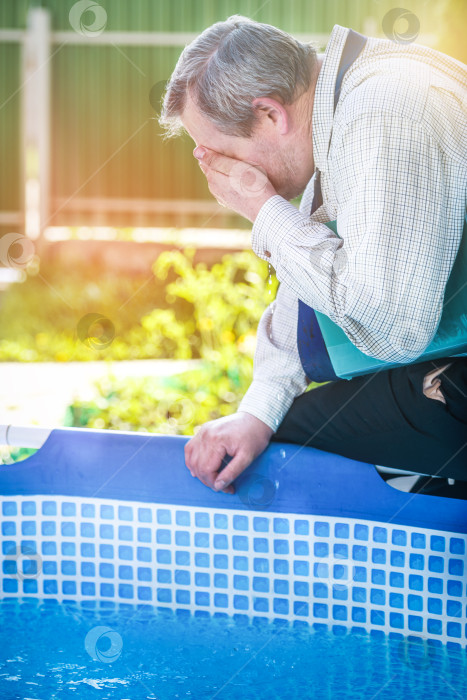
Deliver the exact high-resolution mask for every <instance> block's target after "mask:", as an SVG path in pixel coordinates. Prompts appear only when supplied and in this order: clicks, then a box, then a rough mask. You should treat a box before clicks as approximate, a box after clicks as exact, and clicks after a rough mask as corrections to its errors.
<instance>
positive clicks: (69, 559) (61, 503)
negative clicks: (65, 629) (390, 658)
mask: <svg viewBox="0 0 467 700" xmlns="http://www.w3.org/2000/svg"><path fill="white" fill-rule="evenodd" d="M44 504H46V505H44ZM70 504H74V506H75V515H63V514H62V512H63V509H65V512H66V509H68V511H69V512H72V509H73V505H70ZM54 507H55V508H56V512H57V514H56V515H53V514H52V511H53V509H54ZM92 507H94V515H93V516H92V517H91V516H90V515H89V513H90V509H92ZM70 508H71V511H70ZM111 508H113V513H111V512H110V510H109V509H111ZM120 508H123V511H119V509H120ZM0 509H1V512H2V521H1V539H2V545H1V547H2V549H1V551H2V555H1V556H2V564H1V568H2V584H1V591H0V596H1V597H8V596H14V597H16V596H33V597H40V598H54V599H57V600H64V599H66V600H111V601H113V602H117V603H131V604H138V603H143V604H150V605H153V606H162V607H166V608H167V607H168V608H170V609H172V610H176V609H185V610H190V611H192V612H195V611H197V610H204V611H207V612H208V613H210V614H214V613H223V614H227V615H229V616H232V615H237V614H241V615H247V616H248V617H266V618H268V619H277V618H279V619H283V620H289V621H291V622H292V621H295V620H301V621H305V622H307V623H309V624H313V623H321V624H326V625H329V626H331V625H342V626H344V627H346V628H351V627H354V626H355V627H360V628H364V629H365V630H367V631H370V630H372V629H379V630H381V631H383V632H385V633H389V632H398V633H401V634H404V635H415V636H422V637H424V638H432V639H438V640H439V641H441V642H443V643H445V642H447V641H449V642H454V643H456V644H460V645H461V646H462V647H467V638H466V637H467V630H466V628H467V624H466V617H467V612H466V608H467V591H466V581H467V575H466V573H467V556H466V549H467V547H466V545H467V537H466V536H465V535H460V534H455V533H447V532H443V531H436V530H428V529H421V528H411V527H405V526H401V525H393V524H386V523H378V522H373V521H364V520H361V521H360V520H356V519H352V518H336V517H326V516H319V515H318V516H314V515H297V514H284V513H271V512H264V511H254V512H245V511H234V510H232V511H230V510H227V511H226V510H216V509H213V508H199V507H193V506H172V505H166V504H154V503H140V502H117V501H112V500H108V499H91V498H73V499H71V498H69V497H61V496H56V497H51V496H37V497H34V498H31V497H14V498H12V497H10V498H7V497H5V498H4V499H3V500H2V502H1V506H0ZM23 509H24V510H25V514H23V513H22V511H23ZM82 509H84V510H82ZM86 509H87V510H86ZM103 509H104V510H103ZM105 509H107V515H111V516H112V517H102V515H103V514H104V513H105ZM14 510H16V514H14V512H13V511H14ZM34 510H35V514H34V513H33V511H34ZM44 511H46V512H44ZM47 511H49V512H47ZM82 512H87V513H88V516H87V517H85V516H83V515H81V513H82ZM119 513H120V515H121V516H122V517H120V518H119ZM130 515H131V517H132V518H133V519H132V520H128V519H127V518H128V517H129V516H130ZM141 517H143V520H141V519H139V518H141ZM123 518H124V519H123ZM188 518H189V523H190V524H189V525H188V524H180V523H181V522H185V523H188ZM168 520H170V522H164V521H168ZM161 521H162V522H161ZM177 521H179V522H178V523H177ZM196 522H198V525H196V524H195V523H196ZM44 523H45V524H46V525H45V526H44ZM53 524H55V534H53ZM82 525H84V526H85V530H84V531H83V532H84V533H85V534H87V535H89V536H82V535H80V532H81V527H82ZM221 525H222V526H225V527H221ZM73 526H74V529H73ZM90 526H94V530H93V532H92V528H90ZM101 526H103V527H104V530H103V531H102V530H101ZM108 526H111V527H113V533H112V535H111V536H109V537H107V536H105V535H108V534H109V533H108V532H107V533H106V532H105V528H106V527H108ZM44 527H45V529H44ZM128 527H131V528H133V529H132V531H130V530H128V529H125V528H128ZM34 528H35V533H36V534H32V533H33V531H34ZM86 528H87V530H86ZM121 528H123V530H122V529H121ZM138 528H143V531H141V530H139V529H138ZM243 528H245V529H243ZM365 528H367V530H366V529H365ZM263 529H266V530H267V531H263ZM287 529H288V532H287V531H286V530H287ZM307 529H308V534H306V530H307ZM47 531H48V532H49V534H43V533H44V532H47ZM28 533H30V534H28ZM57 533H58V534H57ZM73 533H74V534H73ZM177 533H178V534H177ZM346 533H347V534H346ZM365 533H366V534H367V539H362V537H365ZM222 535H224V536H225V539H224V538H222V537H221V539H218V537H219V536H222ZM384 537H386V542H383V541H382V540H383V539H384ZM176 538H177V539H178V541H179V544H177V543H176ZM179 538H182V539H179ZM242 538H245V539H242ZM404 539H405V544H404V543H403V542H404ZM158 540H159V541H158ZM393 540H394V541H393ZM54 543H55V546H56V552H55V553H53V549H52V550H51V549H50V548H51V547H52V548H53V544H54ZM92 545H94V553H93V554H92ZM83 546H84V549H83ZM346 546H347V550H346V549H345V547H346ZM86 547H87V549H86ZM102 547H104V549H102ZM112 547H113V551H112V550H111V549H109V548H112ZM121 547H123V548H124V549H120V548H121ZM244 547H246V549H244ZM16 548H23V549H24V548H26V549H27V550H28V551H29V553H30V552H31V550H34V549H35V551H37V553H38V554H39V555H40V557H41V560H42V561H41V562H40V564H39V566H40V568H42V567H43V569H42V571H41V572H40V574H39V575H37V574H36V573H35V572H34V571H33V572H32V574H31V575H30V576H26V577H24V578H23V577H22V576H19V577H18V575H17V570H16V562H15V554H17V553H18V552H19V551H20V549H16ZM106 548H107V551H106ZM307 548H308V549H307ZM443 548H444V550H443ZM287 549H288V551H286V550H287ZM262 550H264V551H262ZM130 552H131V554H132V558H128V557H129V556H130V554H129V553H130ZM295 552H297V553H295ZM391 553H392V554H391ZM402 556H403V557H404V561H403V562H402ZM180 557H182V559H180ZM188 557H189V560H188ZM392 557H395V559H392ZM164 559H165V561H164ZM384 560H385V563H384ZM20 561H21V558H20ZM22 562H26V564H25V565H24V564H23V563H22ZM22 562H21V563H19V566H18V570H19V571H20V572H21V571H22V569H23V568H24V571H25V572H26V573H27V572H28V566H29V563H28V562H29V560H28V557H27V555H26V557H25V558H24V559H23V560H22ZM83 564H84V569H83V568H82V567H83ZM92 565H94V568H93V567H92ZM307 565H308V572H307V571H306V567H307ZM54 567H55V569H56V570H55V571H54ZM86 567H87V570H86ZM112 567H113V568H112ZM121 567H123V569H122V568H121ZM334 567H337V569H335V568H334ZM84 571H86V573H87V575H83V572H84ZM141 572H143V573H142V574H141ZM141 575H142V576H143V578H140V576H141ZM206 575H207V576H206ZM176 577H177V580H178V582H177V580H176ZM138 579H139V580H138ZM148 579H150V580H148ZM164 579H165V580H164ZM365 579H366V580H365ZM262 589H263V590H262Z"/></svg>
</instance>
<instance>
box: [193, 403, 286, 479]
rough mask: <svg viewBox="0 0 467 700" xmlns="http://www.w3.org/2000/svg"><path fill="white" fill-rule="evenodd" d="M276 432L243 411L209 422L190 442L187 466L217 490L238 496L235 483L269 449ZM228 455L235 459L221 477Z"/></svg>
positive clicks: (194, 474) (225, 468)
mask: <svg viewBox="0 0 467 700" xmlns="http://www.w3.org/2000/svg"><path fill="white" fill-rule="evenodd" d="M273 433H274V431H273V430H272V429H271V428H270V427H269V426H268V425H266V423H263V421H261V420H259V418H256V417H255V416H253V415H251V414H249V413H244V412H241V411H238V412H237V413H234V414H233V415H231V416H224V417H223V418H218V419H217V420H213V421H209V422H208V423H205V424H204V425H202V426H201V428H200V429H199V430H198V432H197V433H196V435H195V436H194V437H192V438H191V440H189V442H187V443H186V445H185V462H186V466H187V467H188V469H189V470H190V472H191V475H192V476H197V477H198V479H199V480H200V481H202V482H203V484H206V486H209V487H210V488H212V489H214V491H223V492H224V493H235V489H234V487H233V485H232V484H231V482H232V481H234V479H236V478H237V476H239V474H241V473H242V472H243V471H244V469H246V468H247V467H248V465H249V464H251V462H252V461H253V460H254V459H255V457H257V456H258V455H259V454H261V452H263V450H265V449H266V447H267V446H268V443H269V440H270V439H271V436H272V434H273ZM226 455H230V456H231V457H232V458H233V459H232V460H231V461H230V462H229V463H228V465H227V466H226V467H224V469H222V472H221V474H218V472H219V469H220V467H221V466H222V464H223V459H224V457H225V456H226ZM216 479H218V481H216ZM221 481H222V482H225V483H221Z"/></svg>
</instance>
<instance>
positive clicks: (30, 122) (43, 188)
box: [21, 7, 51, 253]
mask: <svg viewBox="0 0 467 700" xmlns="http://www.w3.org/2000/svg"><path fill="white" fill-rule="evenodd" d="M50 46H51V35H50V13H49V11H48V10H46V9H44V8H41V7H35V8H31V9H30V10H29V12H28V17H27V30H26V34H25V40H24V44H23V90H22V104H21V112H22V128H23V183H24V210H25V234H26V236H27V237H28V238H30V239H32V240H33V241H35V246H36V253H38V252H39V249H40V248H41V247H42V244H43V232H44V228H45V226H46V224H47V220H48V218H49V213H50V206H49V201H50Z"/></svg>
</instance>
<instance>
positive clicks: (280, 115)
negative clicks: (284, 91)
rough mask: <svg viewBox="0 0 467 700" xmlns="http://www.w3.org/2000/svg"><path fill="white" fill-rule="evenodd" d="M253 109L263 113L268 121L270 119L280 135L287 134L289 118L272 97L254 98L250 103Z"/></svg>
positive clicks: (281, 106) (282, 107)
mask: <svg viewBox="0 0 467 700" xmlns="http://www.w3.org/2000/svg"><path fill="white" fill-rule="evenodd" d="M251 104H252V105H253V107H254V109H257V110H261V111H262V112H264V114H265V116H266V117H267V118H268V119H271V121H272V123H273V124H274V126H275V128H276V129H278V130H279V133H280V134H281V135H283V134H287V133H288V131H289V129H290V118H289V115H288V114H287V111H286V109H285V108H284V106H283V105H281V103H280V102H278V101H277V100H275V99H274V98H273V97H256V98H255V99H254V100H253V101H252V103H251Z"/></svg>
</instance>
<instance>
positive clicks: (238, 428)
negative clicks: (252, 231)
mask: <svg viewBox="0 0 467 700" xmlns="http://www.w3.org/2000/svg"><path fill="white" fill-rule="evenodd" d="M297 313H298V300H297V298H296V297H295V296H294V294H293V293H292V292H291V291H290V290H289V289H288V288H287V287H286V286H283V285H280V286H279V289H278V292H277V297H276V300H275V301H274V302H272V304H270V305H269V306H268V308H267V309H266V310H265V311H264V313H263V315H262V317H261V319H260V322H259V324H258V335H257V345H256V352H255V359H254V372H253V382H252V383H251V385H250V387H249V389H248V391H247V392H246V394H245V396H244V397H243V399H242V401H241V403H240V405H239V407H238V410H237V412H236V413H235V414H233V415H231V416H225V417H224V418H218V419H217V420H214V421H209V422H208V423H205V424H204V425H202V426H201V427H200V429H199V430H198V432H197V433H196V435H195V437H194V438H192V439H191V440H190V441H189V442H188V443H187V444H186V445H185V461H186V465H187V467H188V469H189V470H190V472H191V474H192V475H193V476H196V477H198V478H199V479H200V480H201V481H202V482H203V483H204V484H206V486H209V487H211V488H214V489H215V490H218V489H222V490H223V491H224V492H226V493H233V487H232V486H229V484H231V482H232V481H233V480H234V479H235V478H236V477H237V476H238V475H239V474H241V472H242V471H243V470H244V469H246V467H247V466H248V465H249V464H250V463H251V462H252V461H253V459H255V458H256V457H257V456H258V455H259V454H261V452H263V450H264V449H265V448H266V447H267V446H268V444H269V441H270V439H271V437H272V435H273V433H274V432H275V431H276V430H277V429H278V427H279V425H280V423H281V422H282V419H283V417H284V416H285V414H286V413H287V411H288V409H289V408H290V406H291V404H292V402H293V400H294V398H295V397H296V396H298V395H299V394H302V393H303V392H304V391H305V389H306V388H307V386H308V382H307V380H306V376H305V373H304V372H303V369H302V366H301V363H300V359H299V356H298V351H297ZM226 455H231V456H232V457H233V459H232V461H231V462H229V464H228V465H227V466H226V467H225V469H224V470H222V472H221V474H220V475H219V480H221V479H222V480H224V481H226V485H221V484H220V483H219V484H216V483H215V482H216V479H217V477H218V471H219V469H220V467H221V466H222V461H223V459H224V457H225V456H226Z"/></svg>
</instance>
